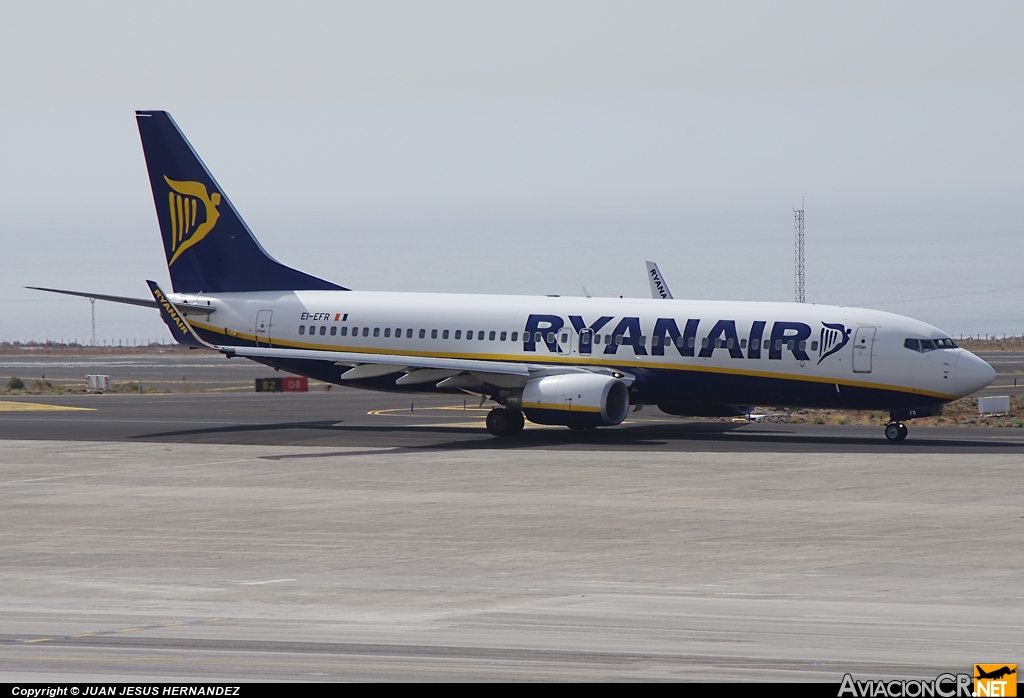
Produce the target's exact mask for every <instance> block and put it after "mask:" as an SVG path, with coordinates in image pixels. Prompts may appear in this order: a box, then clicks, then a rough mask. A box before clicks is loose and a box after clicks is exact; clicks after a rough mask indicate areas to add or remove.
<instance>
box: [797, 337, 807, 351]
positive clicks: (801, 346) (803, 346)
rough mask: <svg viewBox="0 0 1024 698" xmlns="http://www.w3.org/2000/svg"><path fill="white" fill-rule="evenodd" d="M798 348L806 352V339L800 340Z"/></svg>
mask: <svg viewBox="0 0 1024 698" xmlns="http://www.w3.org/2000/svg"><path fill="white" fill-rule="evenodd" d="M799 347H800V351H807V340H806V339H801V340H800V344H799Z"/></svg>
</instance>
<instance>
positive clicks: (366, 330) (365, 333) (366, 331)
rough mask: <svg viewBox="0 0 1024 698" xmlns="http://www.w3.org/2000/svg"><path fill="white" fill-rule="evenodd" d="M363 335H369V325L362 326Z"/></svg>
mask: <svg viewBox="0 0 1024 698" xmlns="http://www.w3.org/2000/svg"><path fill="white" fill-rule="evenodd" d="M363 336H364V337H369V336H370V328H369V327H364V328H363ZM375 336H376V335H375Z"/></svg>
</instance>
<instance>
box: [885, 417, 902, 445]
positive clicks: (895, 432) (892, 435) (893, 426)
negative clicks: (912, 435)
mask: <svg viewBox="0 0 1024 698" xmlns="http://www.w3.org/2000/svg"><path fill="white" fill-rule="evenodd" d="M905 430H906V427H905V426H903V425H902V424H898V423H896V422H889V423H888V424H886V425H885V438H887V439H889V441H902V440H903V439H905V438H906V431H905Z"/></svg>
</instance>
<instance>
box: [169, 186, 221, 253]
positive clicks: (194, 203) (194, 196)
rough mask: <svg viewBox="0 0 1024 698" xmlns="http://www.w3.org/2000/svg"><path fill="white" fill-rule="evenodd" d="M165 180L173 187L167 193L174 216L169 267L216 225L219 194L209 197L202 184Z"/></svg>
mask: <svg viewBox="0 0 1024 698" xmlns="http://www.w3.org/2000/svg"><path fill="white" fill-rule="evenodd" d="M164 181H165V182H167V186H169V187H170V188H171V191H169V192H167V204H168V206H169V207H170V213H171V258H170V259H169V260H168V261H167V266H171V265H172V264H174V262H175V261H176V260H177V259H178V257H180V256H181V253H182V252H184V251H185V250H187V249H188V248H190V247H192V245H194V244H196V243H197V242H199V241H200V240H202V239H203V238H204V237H206V236H207V234H209V232H210V231H211V230H213V226H215V225H217V219H218V218H220V212H219V211H217V207H218V206H220V194H219V193H217V192H213V193H212V194H208V193H207V192H206V186H205V185H204V184H202V183H201V182H177V181H175V180H173V179H169V178H168V177H167V176H166V175H164ZM200 204H201V205H202V211H200Z"/></svg>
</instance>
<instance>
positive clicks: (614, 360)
mask: <svg viewBox="0 0 1024 698" xmlns="http://www.w3.org/2000/svg"><path fill="white" fill-rule="evenodd" d="M189 324H191V325H192V326H193V327H197V328H200V329H203V330H206V331H208V332H213V333H214V334H220V335H224V336H227V337H235V338H237V339H244V340H246V341H250V342H255V341H256V337H255V335H250V334H245V333H244V332H235V331H234V330H228V329H227V328H224V327H212V326H210V325H207V324H205V323H200V322H195V321H192V320H189ZM271 341H272V342H273V344H274V346H275V347H277V348H281V349H312V350H315V351H345V352H351V353H356V354H390V355H392V356H422V357H426V358H437V359H476V360H479V361H511V362H515V363H531V364H568V365H572V366H616V367H619V366H621V367H626V368H651V369H658V370H663V371H693V372H697V373H718V374H723V375H731V376H748V377H751V378H773V379H776V380H791V381H801V382H804V383H825V384H826V385H840V386H847V387H851V388H872V389H875V390H887V391H890V392H901V393H910V394H912V395H925V396H928V397H935V398H938V399H940V400H950V401H951V400H957V399H958V396H956V395H947V394H945V393H936V392H932V391H930V390H920V389H918V388H909V387H905V386H893V385H886V384H884V383H872V382H869V381H856V380H849V379H845V378H829V377H827V376H800V375H794V374H790V373H773V372H770V371H754V370H748V369H742V368H726V367H722V366H694V365H680V364H665V363H659V362H654V361H637V360H635V359H633V360H628V359H619V358H618V357H616V356H609V357H608V359H609V360H604V359H600V358H596V359H595V358H587V357H583V356H565V357H561V356H543V357H541V356H536V357H533V356H522V355H506V354H463V353H451V354H449V353H444V352H429V351H410V350H405V349H390V348H386V349H376V348H370V347H350V346H335V345H331V344H307V343H305V342H292V341H288V340H280V339H273V338H272V339H271ZM485 341H486V340H485ZM758 360H759V359H758Z"/></svg>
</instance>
